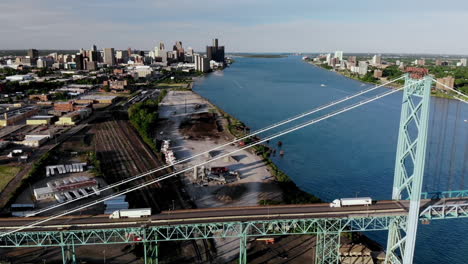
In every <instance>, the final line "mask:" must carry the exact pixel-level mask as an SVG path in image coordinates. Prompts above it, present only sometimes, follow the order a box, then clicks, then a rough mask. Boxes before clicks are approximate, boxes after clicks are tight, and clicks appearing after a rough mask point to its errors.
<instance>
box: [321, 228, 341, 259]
mask: <svg viewBox="0 0 468 264" xmlns="http://www.w3.org/2000/svg"><path fill="white" fill-rule="evenodd" d="M339 253H340V232H331V233H329V232H320V233H317V240H316V244H315V264H331V263H334V264H338V263H339V260H340V254H339Z"/></svg>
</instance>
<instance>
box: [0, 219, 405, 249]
mask: <svg viewBox="0 0 468 264" xmlns="http://www.w3.org/2000/svg"><path fill="white" fill-rule="evenodd" d="M393 219H400V220H402V221H404V220H405V219H406V216H363V217H356V218H312V219H290V220H264V221H250V222H225V223H200V224H185V225H171V226H148V227H129V228H112V229H83V230H60V231H28V232H16V233H13V234H9V235H6V236H4V237H2V238H0V247H49V246H66V245H74V246H78V245H96V244H125V243H145V242H161V241H177V240H189V239H208V238H227V237H243V236H245V237H261V236H275V235H304V234H317V233H339V232H342V231H350V232H352V231H379V230H387V229H388V226H389V223H390V221H391V220H393Z"/></svg>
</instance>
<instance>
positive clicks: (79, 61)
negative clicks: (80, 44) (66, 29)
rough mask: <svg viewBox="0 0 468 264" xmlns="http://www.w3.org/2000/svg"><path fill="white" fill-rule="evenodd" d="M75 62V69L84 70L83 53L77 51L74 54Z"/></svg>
mask: <svg viewBox="0 0 468 264" xmlns="http://www.w3.org/2000/svg"><path fill="white" fill-rule="evenodd" d="M75 64H76V69H77V70H84V63H83V54H81V53H77V54H76V55H75Z"/></svg>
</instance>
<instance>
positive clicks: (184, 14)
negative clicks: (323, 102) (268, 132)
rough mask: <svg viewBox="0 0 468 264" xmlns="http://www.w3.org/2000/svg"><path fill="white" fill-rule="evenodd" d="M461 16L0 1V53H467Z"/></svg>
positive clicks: (431, 3) (364, 5)
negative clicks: (178, 49)
mask: <svg viewBox="0 0 468 264" xmlns="http://www.w3.org/2000/svg"><path fill="white" fill-rule="evenodd" d="M64 2H66V4H64ZM466 17H468V2H465V1H453V0H449V1H444V2H440V1H435V0H427V1H425V2H424V5H422V4H420V3H414V2H412V1H402V0H396V1H392V2H391V3H389V2H382V3H381V2H375V1H371V0H360V1H357V2H341V3H332V2H325V1H313V0H293V1H290V2H288V4H287V5H285V4H284V2H271V1H266V0H256V1H251V0H238V1H235V2H234V1H232V2H231V1H219V0H199V1H189V0H180V1H178V2H176V3H174V2H173V1H167V0H160V1H150V0H138V1H133V2H128V1H124V0H113V1H110V0H101V1H99V2H96V1H90V0H83V1H63V0H44V1H35V0H23V1H17V0H3V1H2V3H0V22H2V25H4V26H3V27H1V28H0V34H1V35H2V42H0V49H29V48H36V49H39V50H41V49H42V50H50V49H67V50H76V49H80V48H84V49H89V48H90V47H91V45H93V44H96V45H97V46H98V47H100V48H103V47H114V48H116V49H126V48H128V47H131V48H134V49H141V50H150V49H152V48H153V47H154V46H155V45H157V43H159V42H160V41H162V42H164V43H165V44H166V49H170V48H172V45H173V44H174V43H175V41H176V40H181V41H182V42H183V44H184V47H185V48H188V47H192V48H194V50H196V51H203V50H204V47H205V46H206V45H209V44H210V43H211V39H212V38H218V39H219V42H220V45H224V46H226V52H230V53H234V52H248V53H258V52H265V53H266V52H267V51H269V52H270V53H271V52H275V53H294V52H303V53H323V52H330V51H334V50H343V51H344V52H345V53H373V54H375V53H393V54H401V53H409V54H435V55H437V54H440V55H466V54H468V45H466V44H465V43H467V42H468V35H466V34H463V32H461V29H463V25H466V24H467V22H466ZM57 47H61V48H57ZM347 51H349V52H347Z"/></svg>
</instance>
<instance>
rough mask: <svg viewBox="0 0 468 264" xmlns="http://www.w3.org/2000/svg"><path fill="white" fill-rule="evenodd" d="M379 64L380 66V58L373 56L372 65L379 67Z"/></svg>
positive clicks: (379, 56)
mask: <svg viewBox="0 0 468 264" xmlns="http://www.w3.org/2000/svg"><path fill="white" fill-rule="evenodd" d="M380 64H382V56H381V55H374V57H372V65H380Z"/></svg>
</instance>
